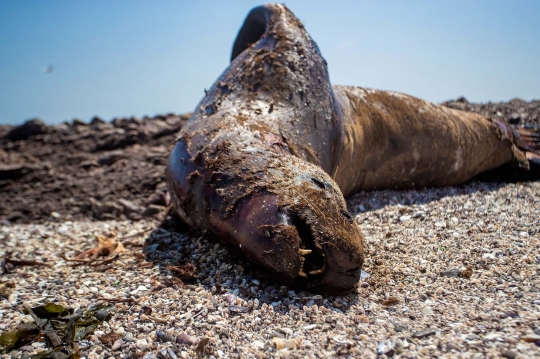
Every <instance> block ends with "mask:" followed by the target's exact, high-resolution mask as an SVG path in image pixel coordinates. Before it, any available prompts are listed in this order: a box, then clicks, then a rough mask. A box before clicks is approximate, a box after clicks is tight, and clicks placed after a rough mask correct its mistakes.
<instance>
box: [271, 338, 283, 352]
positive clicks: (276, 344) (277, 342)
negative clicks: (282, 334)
mask: <svg viewBox="0 0 540 359" xmlns="http://www.w3.org/2000/svg"><path fill="white" fill-rule="evenodd" d="M270 344H271V345H272V348H274V349H275V350H281V349H283V348H285V342H284V341H283V340H282V339H281V338H279V337H274V338H272V341H271V342H270Z"/></svg>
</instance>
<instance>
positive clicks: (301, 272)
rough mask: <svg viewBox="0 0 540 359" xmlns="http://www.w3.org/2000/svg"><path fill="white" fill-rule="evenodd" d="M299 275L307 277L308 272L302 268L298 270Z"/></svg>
mask: <svg viewBox="0 0 540 359" xmlns="http://www.w3.org/2000/svg"><path fill="white" fill-rule="evenodd" d="M298 275H300V276H302V277H307V274H306V273H304V271H303V270H301V269H300V270H299V271H298Z"/></svg>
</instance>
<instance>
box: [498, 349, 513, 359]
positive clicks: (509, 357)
mask: <svg viewBox="0 0 540 359" xmlns="http://www.w3.org/2000/svg"><path fill="white" fill-rule="evenodd" d="M501 356H502V357H503V358H507V359H514V358H516V357H517V353H516V352H513V351H511V350H508V349H507V350H503V351H502V352H501Z"/></svg>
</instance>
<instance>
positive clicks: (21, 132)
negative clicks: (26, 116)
mask: <svg viewBox="0 0 540 359" xmlns="http://www.w3.org/2000/svg"><path fill="white" fill-rule="evenodd" d="M47 130H48V128H47V125H46V124H45V123H44V122H43V121H42V120H41V119H39V118H34V119H32V120H29V121H26V122H25V123H24V124H22V125H20V126H17V127H15V128H14V129H12V130H11V131H9V133H8V134H7V135H6V137H7V138H8V139H10V140H12V141H18V140H26V139H28V138H30V137H32V136H36V135H42V134H44V133H47Z"/></svg>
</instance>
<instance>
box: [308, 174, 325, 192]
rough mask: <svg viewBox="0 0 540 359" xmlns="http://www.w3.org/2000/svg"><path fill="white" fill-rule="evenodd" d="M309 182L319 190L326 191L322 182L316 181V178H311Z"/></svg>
mask: <svg viewBox="0 0 540 359" xmlns="http://www.w3.org/2000/svg"><path fill="white" fill-rule="evenodd" d="M311 182H313V183H315V184H316V185H317V186H318V187H320V188H321V189H326V186H325V185H324V182H323V181H321V180H318V179H317V178H314V177H312V178H311Z"/></svg>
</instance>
